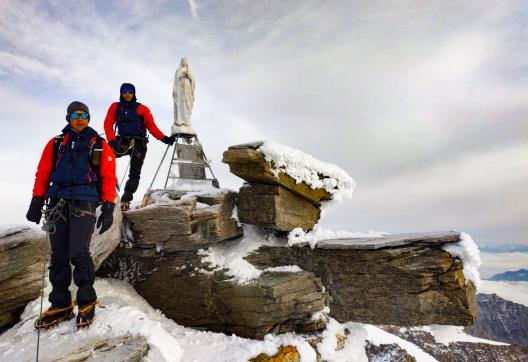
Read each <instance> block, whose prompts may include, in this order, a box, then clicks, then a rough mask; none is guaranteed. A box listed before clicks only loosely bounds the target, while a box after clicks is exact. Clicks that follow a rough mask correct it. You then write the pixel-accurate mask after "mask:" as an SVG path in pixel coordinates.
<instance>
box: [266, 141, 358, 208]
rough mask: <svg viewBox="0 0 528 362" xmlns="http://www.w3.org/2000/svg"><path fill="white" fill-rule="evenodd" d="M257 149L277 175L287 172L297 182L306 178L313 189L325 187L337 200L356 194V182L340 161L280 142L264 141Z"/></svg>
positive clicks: (306, 181) (305, 180)
mask: <svg viewBox="0 0 528 362" xmlns="http://www.w3.org/2000/svg"><path fill="white" fill-rule="evenodd" d="M257 151H259V152H261V153H262V154H263V155H264V158H265V159H266V161H268V162H270V164H272V165H271V166H272V167H271V169H272V172H273V173H274V174H275V176H278V174H279V172H284V173H286V174H287V175H289V176H291V177H292V178H293V179H294V180H295V182H296V183H301V182H304V183H306V184H307V185H309V186H310V187H311V188H312V189H318V188H323V189H325V190H326V191H328V192H329V193H330V194H331V195H332V200H335V201H342V200H345V199H348V198H351V197H352V192H353V191H354V187H355V186H356V183H355V182H354V180H353V179H352V177H350V175H349V174H348V173H347V172H346V171H344V170H343V169H341V168H339V167H337V166H336V165H333V164H331V163H326V162H322V161H319V160H317V159H315V158H313V157H312V156H310V155H308V154H306V153H304V152H302V151H299V150H296V149H293V148H291V147H288V146H285V145H281V144H280V143H276V142H264V143H263V144H262V145H261V146H260V147H259V148H258V149H257Z"/></svg>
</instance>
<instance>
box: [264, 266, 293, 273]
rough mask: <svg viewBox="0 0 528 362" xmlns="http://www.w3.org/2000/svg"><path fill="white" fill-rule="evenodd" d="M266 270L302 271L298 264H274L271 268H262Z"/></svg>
mask: <svg viewBox="0 0 528 362" xmlns="http://www.w3.org/2000/svg"><path fill="white" fill-rule="evenodd" d="M264 271H266V272H275V273H277V272H278V273H298V272H302V269H301V268H299V266H298V265H282V266H276V267H273V268H266V269H264Z"/></svg>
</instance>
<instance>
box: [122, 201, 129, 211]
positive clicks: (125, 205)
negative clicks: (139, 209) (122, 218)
mask: <svg viewBox="0 0 528 362" xmlns="http://www.w3.org/2000/svg"><path fill="white" fill-rule="evenodd" d="M128 210H130V201H122V202H121V211H128Z"/></svg>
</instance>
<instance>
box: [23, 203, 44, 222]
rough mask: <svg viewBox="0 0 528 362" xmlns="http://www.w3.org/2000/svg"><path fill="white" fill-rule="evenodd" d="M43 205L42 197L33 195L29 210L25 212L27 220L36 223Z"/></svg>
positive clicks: (40, 216)
mask: <svg viewBox="0 0 528 362" xmlns="http://www.w3.org/2000/svg"><path fill="white" fill-rule="evenodd" d="M43 206H44V198H43V197H42V196H33V198H32V199H31V204H30V205H29V210H28V212H27V214H26V219H28V221H31V222H34V223H36V224H38V223H39V222H40V219H41V218H42V207H43Z"/></svg>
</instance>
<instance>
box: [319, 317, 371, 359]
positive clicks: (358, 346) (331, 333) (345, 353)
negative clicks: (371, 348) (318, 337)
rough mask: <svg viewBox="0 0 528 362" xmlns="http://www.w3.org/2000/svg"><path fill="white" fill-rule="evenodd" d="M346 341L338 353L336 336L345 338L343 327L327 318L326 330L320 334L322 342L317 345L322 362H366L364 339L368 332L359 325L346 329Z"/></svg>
mask: <svg viewBox="0 0 528 362" xmlns="http://www.w3.org/2000/svg"><path fill="white" fill-rule="evenodd" d="M347 329H348V332H347V339H346V342H345V345H344V347H343V348H342V349H340V350H339V351H336V347H337V334H340V335H342V336H345V326H344V325H342V324H340V323H339V322H338V321H336V320H335V319H333V318H329V319H328V321H327V323H326V330H325V331H324V332H323V333H322V337H323V340H322V341H321V342H320V343H319V344H317V351H319V353H320V354H321V359H322V360H324V361H333V362H348V361H357V362H363V361H364V362H367V361H368V358H367V354H366V352H365V345H366V339H367V337H368V332H367V330H366V329H365V328H363V327H362V326H361V325H359V324H358V325H357V326H354V328H347Z"/></svg>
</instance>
